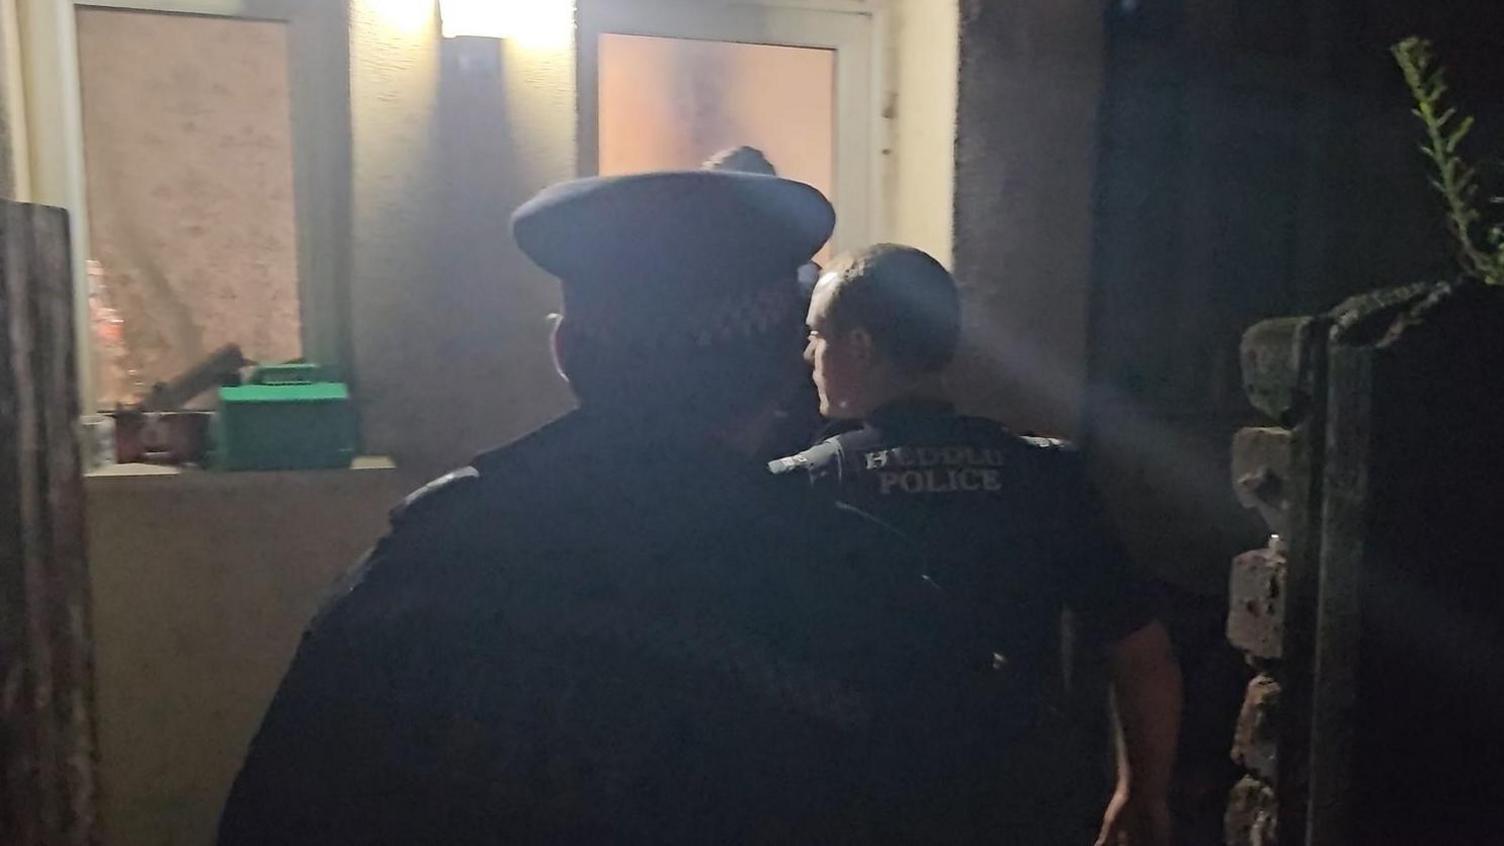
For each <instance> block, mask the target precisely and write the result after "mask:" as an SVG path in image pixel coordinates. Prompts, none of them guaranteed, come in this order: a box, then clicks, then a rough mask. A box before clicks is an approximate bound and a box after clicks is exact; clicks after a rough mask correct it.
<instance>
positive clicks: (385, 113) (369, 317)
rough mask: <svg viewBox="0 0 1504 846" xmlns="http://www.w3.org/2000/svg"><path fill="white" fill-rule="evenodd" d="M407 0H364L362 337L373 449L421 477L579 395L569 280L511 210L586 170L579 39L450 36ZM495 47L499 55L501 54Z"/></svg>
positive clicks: (353, 87)
mask: <svg viewBox="0 0 1504 846" xmlns="http://www.w3.org/2000/svg"><path fill="white" fill-rule="evenodd" d="M424 5H425V4H412V3H408V4H403V3H400V2H398V0H356V2H354V3H353V4H352V7H351V22H350V23H351V48H350V49H351V56H350V65H351V67H350V96H351V120H352V124H353V126H352V128H353V145H354V146H353V151H352V152H353V168H354V189H353V190H354V194H353V198H352V202H353V208H354V221H353V254H352V277H351V281H350V301H351V318H352V345H353V347H354V358H355V370H356V374H357V378H358V380H359V384H358V389H359V397H360V402H361V412H362V417H363V420H362V423H363V430H364V434H365V438H366V447H367V449H368V450H369V451H373V452H379V453H390V454H392V455H395V456H396V457H397V459H398V462H399V465H401V466H402V467H403V469H404V471H405V472H406V473H408V474H410V475H411V476H412V477H413V478H418V477H421V476H425V475H431V474H433V473H436V472H439V471H441V470H443V469H444V468H446V467H448V466H451V465H453V464H455V463H457V462H462V461H464V460H465V459H467V458H468V457H469V456H470V455H471V454H472V453H474V452H476V451H477V450H480V449H482V448H485V447H488V446H491V445H493V444H496V443H499V442H503V441H506V440H509V439H511V438H513V437H516V436H517V435H520V434H523V433H524V432H526V431H528V430H529V429H531V428H532V427H534V426H536V425H537V424H539V423H541V422H544V421H546V420H547V419H549V418H551V417H553V416H556V415H557V414H558V413H560V412H562V411H563V410H564V409H566V408H568V404H569V398H568V394H567V391H566V390H565V387H564V385H563V383H562V381H561V380H560V379H559V378H558V377H557V376H556V375H555V374H554V373H553V370H552V366H551V360H550V358H549V354H548V329H547V323H546V316H547V314H548V313H549V312H550V311H552V310H555V309H557V307H558V304H557V292H556V286H555V283H553V282H552V281H551V280H549V279H548V278H547V277H546V276H544V275H543V274H542V273H541V272H539V271H537V270H536V269H534V268H533V267H532V266H531V265H530V264H529V263H528V262H527V260H526V259H525V258H524V257H523V256H522V254H521V253H520V252H519V251H518V250H517V249H516V248H515V246H513V244H512V242H511V237H510V234H509V232H508V228H507V226H508V224H507V220H508V216H509V215H510V214H511V211H512V209H513V208H515V207H516V206H517V205H519V204H520V203H521V202H523V201H524V200H525V199H526V198H527V197H528V196H530V195H531V194H532V193H533V192H534V191H536V190H537V189H538V188H541V187H542V186H544V185H546V184H548V183H550V182H554V181H556V180H559V179H564V178H568V177H571V176H573V175H574V167H575V165H574V160H575V153H574V126H575V112H574V108H575V103H574V57H573V52H572V51H571V50H569V49H567V47H566V48H564V49H558V48H555V47H552V46H542V47H539V46H533V45H527V44H518V43H516V42H514V41H507V42H503V45H504V46H503V47H502V48H501V49H502V55H501V56H500V57H499V61H498V56H497V55H496V53H495V50H496V49H497V48H496V42H489V43H487V42H479V43H466V42H463V41H455V40H444V39H441V38H440V37H439V35H438V21H437V19H436V17H435V16H433V15H432V14H431V9H429V10H428V12H429V13H427V14H416V13H415V12H414V10H413V9H414V7H418V6H424ZM488 51H489V55H488Z"/></svg>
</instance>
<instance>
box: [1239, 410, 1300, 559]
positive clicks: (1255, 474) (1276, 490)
mask: <svg viewBox="0 0 1504 846" xmlns="http://www.w3.org/2000/svg"><path fill="white" fill-rule="evenodd" d="M1293 437H1294V436H1293V434H1292V433H1291V432H1290V430H1289V429H1277V428H1252V429H1241V430H1239V431H1238V433H1237V434H1235V435H1233V438H1232V487H1233V492H1234V493H1235V494H1236V495H1237V498H1238V503H1239V504H1240V505H1242V506H1243V507H1244V508H1251V509H1256V510H1257V511H1258V512H1259V516H1261V517H1263V518H1264V522H1265V523H1267V524H1268V526H1269V531H1271V532H1273V533H1274V534H1277V535H1281V536H1287V535H1289V533H1290V501H1289V492H1290V491H1291V489H1292V484H1291V481H1290V456H1291V452H1292V440H1293Z"/></svg>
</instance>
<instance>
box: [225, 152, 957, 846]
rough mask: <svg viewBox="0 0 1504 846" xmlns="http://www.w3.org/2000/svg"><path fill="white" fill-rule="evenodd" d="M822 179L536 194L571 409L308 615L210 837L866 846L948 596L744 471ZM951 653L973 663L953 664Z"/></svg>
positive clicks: (930, 701) (886, 835)
mask: <svg viewBox="0 0 1504 846" xmlns="http://www.w3.org/2000/svg"><path fill="white" fill-rule="evenodd" d="M832 225H833V211H832V209H831V207H830V205H829V203H828V202H827V201H826V200H825V198H824V197H822V196H821V195H820V194H819V193H818V192H817V191H815V190H814V189H812V188H810V187H808V186H805V185H802V184H799V183H795V182H790V181H787V180H782V179H777V178H774V177H770V176H757V175H749V174H735V173H713V172H687V173H652V174H640V175H633V176H623V177H615V178H597V179H586V180H580V181H576V182H571V183H565V184H562V185H558V186H554V187H552V188H550V189H547V190H545V191H544V192H542V193H541V194H540V195H538V196H537V197H536V198H534V199H533V200H532V201H530V202H528V203H527V204H526V205H524V206H523V207H522V208H521V209H519V210H518V211H517V213H516V215H515V216H514V218H513V234H514V236H515V238H516V240H517V242H518V244H519V245H520V246H521V247H522V249H523V250H524V251H525V252H526V253H527V254H528V255H529V256H531V257H532V258H533V259H534V260H535V261H536V262H537V263H538V264H540V265H541V266H542V267H544V268H545V269H547V270H549V271H550V272H552V273H553V274H554V275H556V276H558V277H559V278H560V279H561V280H562V281H563V295H564V296H563V299H564V308H565V314H564V318H563V321H562V322H561V323H560V324H559V325H558V326H557V329H556V336H555V352H556V357H557V360H558V363H559V365H560V368H561V372H562V373H563V374H565V376H566V377H567V378H568V380H569V382H570V384H571V386H572V388H573V390H574V392H575V393H576V394H577V396H578V399H579V404H580V407H579V409H578V410H577V411H575V412H573V413H571V414H569V415H567V416H565V417H563V418H562V419H560V420H558V421H556V422H554V423H552V424H550V425H548V426H545V427H544V428H543V429H541V430H539V431H537V432H534V433H533V434H531V435H528V436H527V437H525V438H523V439H521V440H520V441H518V442H516V443H513V444H511V445H509V446H506V447H502V448H501V449H498V450H496V451H494V452H490V453H487V454H485V455H482V456H480V457H479V458H477V459H476V460H475V461H474V462H473V463H472V464H470V465H469V466H467V467H464V468H462V469H461V470H459V471H456V472H455V473H452V474H450V475H449V476H447V477H445V478H444V479H441V480H439V481H438V482H436V483H434V484H432V485H430V486H428V487H427V488H425V489H424V490H422V491H420V492H418V493H417V494H415V495H414V496H412V497H410V498H409V500H408V501H407V502H406V503H405V504H404V505H403V506H402V507H400V508H399V509H397V510H396V511H395V512H394V515H393V519H392V528H391V531H390V533H389V534H387V536H386V537H384V538H383V539H382V540H381V541H380V543H379V544H378V545H377V546H376V548H375V550H374V551H373V552H372V553H371V554H370V555H369V557H368V558H367V559H366V560H365V561H364V562H363V563H362V564H361V565H360V566H359V567H358V568H357V569H356V570H355V571H354V572H353V573H352V574H351V575H350V576H349V577H348V578H347V579H346V581H345V583H344V584H343V585H342V586H341V587H340V588H339V590H338V591H337V592H336V596H335V598H334V599H333V601H332V602H331V603H329V604H328V605H327V606H326V607H325V609H324V610H323V611H322V612H321V613H320V614H319V616H318V617H317V618H316V619H315V621H314V622H313V624H312V625H311V627H310V628H309V630H308V632H307V633H306V634H305V636H304V638H303V642H302V644H301V646H300V648H299V650H298V653H297V656H296V657H295V659H294V661H293V663H292V666H291V669H290V670H289V671H288V673H287V675H286V677H285V678H284V680H283V682H282V685H281V687H280V689H279V690H278V692H277V694H276V697H275V699H274V701H273V702H272V704H271V707H270V709H269V711H268V713H267V715H266V717H265V720H264V722H263V723H262V726H261V728H260V731H259V732H258V734H257V736H256V738H255V740H254V741H253V743H252V744H251V748H250V751H249V754H248V756H247V759H246V761H245V764H244V766H243V768H242V769H241V771H240V774H239V777H238V778H237V779H236V782H235V785H234V788H233V790H232V793H231V795H230V798H229V800H228V802H227V804H226V806H225V809H224V812H223V815H222V817H221V821H220V831H219V837H220V841H219V842H220V843H222V844H269V843H276V844H313V843H318V844H341V843H352V844H353V843H360V844H376V843H402V844H421V843H442V844H463V843H649V842H651V843H691V842H693V843H741V842H780V841H788V842H811V843H813V842H820V843H835V842H880V841H883V840H885V839H890V837H891V835H890V832H893V831H896V830H898V829H897V827H896V826H895V825H894V824H893V820H894V818H895V817H896V816H898V815H899V814H902V815H903V820H917V821H918V822H920V823H922V822H924V819H923V817H922V816H921V815H918V814H911V813H909V811H911V810H913V809H915V808H921V807H922V803H921V802H918V801H910V800H909V796H910V794H913V793H916V792H918V790H919V788H920V787H922V785H919V786H916V785H915V784H913V783H912V782H910V781H909V780H907V779H906V772H905V770H904V762H905V759H906V758H907V757H908V755H907V752H908V750H910V749H913V748H916V747H920V746H922V745H923V743H924V737H923V735H922V732H923V730H924V726H925V725H926V723H925V721H924V720H922V719H919V717H921V716H923V715H926V714H928V715H930V716H933V714H935V713H937V712H938V710H939V709H941V708H944V707H945V704H944V703H943V702H942V703H940V704H939V705H936V701H937V700H936V699H935V698H934V697H928V698H926V696H925V695H920V694H916V693H915V692H914V690H913V685H912V681H913V680H914V679H916V678H926V677H928V676H937V675H938V676H940V677H941V683H940V684H939V685H937V686H936V689H940V688H943V687H944V679H945V678H952V679H953V678H955V677H956V676H954V675H951V676H946V673H947V672H949V671H948V670H946V669H945V668H946V667H949V666H951V664H948V663H947V662H948V661H951V658H950V657H949V656H951V655H952V654H953V653H954V652H955V650H954V648H953V647H954V643H955V641H953V640H949V639H948V636H942V635H937V634H936V633H937V632H945V631H948V628H947V627H948V625H949V624H948V623H947V620H948V619H950V616H949V615H950V612H949V610H948V609H947V606H946V604H945V597H944V596H943V594H941V593H940V592H939V591H938V589H937V588H936V587H935V586H934V585H933V584H932V583H930V582H928V581H926V580H925V579H923V578H922V574H921V572H920V570H921V568H920V567H919V566H918V564H917V563H916V562H915V561H914V559H912V558H910V557H908V556H906V555H893V554H892V548H893V543H892V542H891V540H881V539H880V538H881V535H882V531H883V530H881V529H879V528H877V527H875V526H873V525H870V524H866V523H860V524H859V523H857V522H855V521H856V518H854V517H850V516H849V515H847V514H844V513H843V512H841V511H840V510H838V509H835V508H833V507H830V506H829V504H828V503H824V502H820V501H817V499H816V498H815V497H814V496H813V494H811V496H810V498H808V499H800V498H798V497H793V498H790V497H789V496H788V492H787V491H786V490H784V485H782V484H780V483H779V481H778V480H776V479H774V478H773V477H771V476H769V475H768V474H767V473H766V472H765V470H764V467H763V464H762V463H761V462H758V461H755V460H753V459H752V458H751V446H750V445H752V444H755V443H757V442H758V441H759V440H760V439H761V438H762V435H763V432H762V429H763V428H765V426H766V423H767V421H768V419H769V418H770V414H769V412H770V410H771V409H772V407H773V405H774V403H775V402H776V400H777V398H778V397H779V396H780V395H781V394H782V392H783V389H784V387H785V385H786V383H787V381H788V380H790V379H793V378H798V376H799V374H800V371H801V363H800V361H799V358H798V352H797V348H796V347H795V341H796V339H797V338H798V337H799V334H800V331H801V323H802V314H801V312H802V309H801V308H800V305H799V304H800V297H799V294H798V291H797V289H796V285H795V271H796V269H797V268H798V267H799V266H800V265H801V264H803V263H804V262H806V261H808V260H809V257H810V256H811V255H812V254H813V253H814V252H815V250H816V249H817V248H819V246H820V245H821V244H823V243H824V242H825V240H826V239H827V238H828V237H829V235H830V231H831V228H832ZM963 651H964V650H963Z"/></svg>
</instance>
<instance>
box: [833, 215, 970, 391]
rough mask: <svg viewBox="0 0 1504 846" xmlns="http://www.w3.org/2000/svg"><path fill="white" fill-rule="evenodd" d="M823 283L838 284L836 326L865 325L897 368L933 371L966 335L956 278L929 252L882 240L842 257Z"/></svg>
mask: <svg viewBox="0 0 1504 846" xmlns="http://www.w3.org/2000/svg"><path fill="white" fill-rule="evenodd" d="M831 277H834V281H833V282H832V281H828V280H830V279H831ZM820 281H821V283H822V284H830V285H833V286H834V287H833V289H832V291H831V295H830V300H829V307H828V309H827V311H826V317H827V319H828V320H829V321H830V323H831V325H832V328H833V329H835V330H837V331H849V330H852V329H865V330H866V331H867V332H868V333H869V334H871V336H872V342H873V345H874V346H875V347H876V348H877V349H878V351H879V352H880V353H881V354H882V355H883V356H884V357H885V358H886V359H887V360H888V361H889V362H891V363H892V364H893V365H895V366H896V367H898V368H900V369H902V370H904V371H906V372H910V373H932V372H935V371H938V370H943V369H945V367H946V366H947V365H949V364H950V363H951V360H952V359H954V358H955V355H956V346H957V344H958V343H959V341H960V335H961V301H960V295H959V293H958V292H957V290H956V280H955V278H954V277H952V276H951V275H950V271H948V270H946V269H945V267H944V265H942V264H940V262H938V261H936V260H935V259H934V258H933V257H932V256H930V255H929V254H928V253H926V252H924V251H923V250H918V249H915V248H913V247H905V246H902V245H900V244H877V245H874V246H871V247H868V248H866V249H864V250H858V251H856V252H854V253H848V254H846V255H844V256H840V257H839V258H837V259H836V260H835V261H834V262H833V263H832V264H831V265H830V267H828V268H827V269H826V271H825V273H824V275H823V276H822V278H821V280H820Z"/></svg>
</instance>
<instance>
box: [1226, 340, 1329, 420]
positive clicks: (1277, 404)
mask: <svg viewBox="0 0 1504 846" xmlns="http://www.w3.org/2000/svg"><path fill="white" fill-rule="evenodd" d="M1324 325H1325V324H1324V323H1323V322H1322V321H1321V320H1320V319H1318V318H1312V317H1275V318H1271V319H1269V320H1261V321H1259V322H1258V323H1255V324H1253V326H1251V327H1249V328H1248V331H1246V332H1244V333H1243V342H1242V345H1241V348H1240V353H1241V359H1242V363H1243V392H1244V393H1245V394H1247V396H1248V401H1249V402H1251V403H1253V407H1254V408H1257V409H1258V410H1259V411H1262V412H1263V413H1265V414H1267V415H1269V416H1270V417H1271V418H1273V419H1275V420H1278V421H1280V422H1282V423H1288V422H1292V421H1293V420H1296V419H1299V418H1300V417H1301V416H1302V415H1303V414H1304V411H1305V408H1306V401H1307V399H1308V398H1309V390H1308V388H1306V387H1305V385H1304V383H1305V380H1306V375H1305V374H1304V373H1303V372H1302V369H1303V365H1304V361H1305V358H1306V355H1305V350H1306V347H1307V346H1308V345H1309V344H1310V343H1311V340H1312V339H1313V336H1314V335H1315V334H1316V332H1317V331H1318V330H1319V329H1320V328H1322V327H1323V326H1324Z"/></svg>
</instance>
